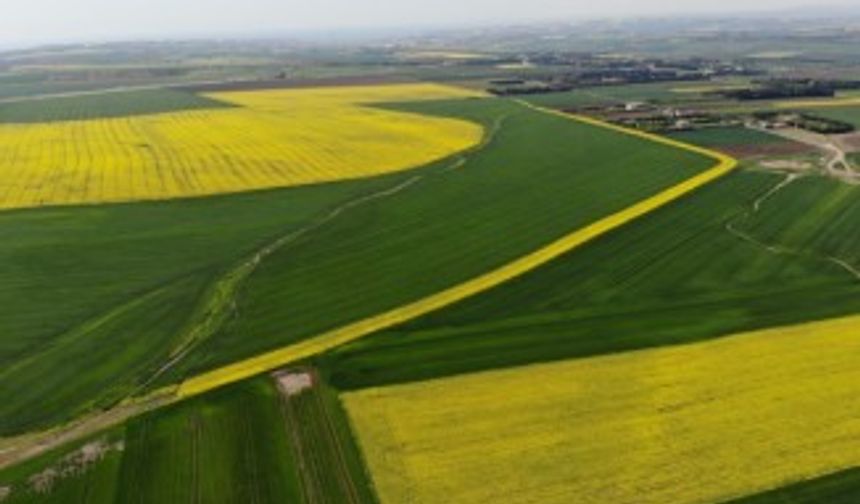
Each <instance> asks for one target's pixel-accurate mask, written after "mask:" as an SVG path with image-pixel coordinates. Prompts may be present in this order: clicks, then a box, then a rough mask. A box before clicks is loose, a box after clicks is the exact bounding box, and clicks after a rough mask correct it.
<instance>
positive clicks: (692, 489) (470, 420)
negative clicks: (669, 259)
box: [344, 317, 860, 504]
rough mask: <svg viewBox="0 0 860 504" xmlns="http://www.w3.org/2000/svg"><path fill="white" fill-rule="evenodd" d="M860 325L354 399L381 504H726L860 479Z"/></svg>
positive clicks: (794, 330)
mask: <svg viewBox="0 0 860 504" xmlns="http://www.w3.org/2000/svg"><path fill="white" fill-rule="evenodd" d="M858 384H860V317H853V318H846V319H841V320H833V321H826V322H818V323H810V324H805V325H800V326H795V327H790V328H781V329H772V330H764V331H757V332H753V333H748V334H744V335H739V336H735V337H730V338H725V339H720V340H712V341H709V342H704V343H698V344H694V345H689V346H680V347H671V348H665V349H653V350H647V351H638V352H631V353H626V354H620V355H614V356H604V357H596V358H590V359H584V360H574V361H566V362H560V363H551V364H541V365H534V366H527V367H522V368H517V369H509V370H501V371H492V372H485V373H478V374H472V375H466V376H460V377H453V378H447V379H441V380H434V381H427V382H420V383H414V384H406V385H398V386H391V387H384V388H378V389H370V390H364V391H359V392H354V393H348V394H346V395H345V396H344V400H345V404H346V406H347V409H348V411H349V413H350V415H351V418H352V421H353V423H354V426H355V428H356V431H357V434H358V438H359V442H360V444H361V446H362V447H363V450H364V454H365V457H366V459H367V461H368V463H369V466H370V470H371V473H372V475H373V479H374V481H375V484H376V488H377V490H378V492H379V495H380V498H381V500H382V502H383V503H399V502H412V503H449V502H458V503H478V502H506V503H519V502H541V503H565V504H566V503H572V502H575V503H577V504H588V503H594V504H598V503H599V504H606V503H613V504H632V503H636V504H650V503H653V504H666V503H672V504H693V503H713V502H723V501H725V500H727V499H730V498H733V497H738V496H744V495H749V494H752V493H756V492H759V491H762V490H765V489H770V488H774V487H779V486H782V485H784V484H786V483H788V482H792V481H798V480H802V479H805V478H810V477H815V476H819V475H822V474H825V473H829V472H834V471H837V470H840V469H844V468H847V467H852V466H856V465H860V394H858Z"/></svg>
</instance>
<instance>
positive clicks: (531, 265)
mask: <svg viewBox="0 0 860 504" xmlns="http://www.w3.org/2000/svg"><path fill="white" fill-rule="evenodd" d="M515 101H516V102H517V103H519V104H521V105H523V106H525V107H527V108H530V109H532V110H536V111H539V112H542V113H546V114H552V115H557V116H560V117H563V118H565V119H569V120H573V121H578V122H582V123H586V124H589V125H592V126H597V127H600V128H604V129H611V130H614V131H618V132H621V133H624V134H627V135H631V136H636V137H639V138H643V139H646V140H649V141H652V142H656V143H660V144H663V145H668V146H671V147H675V148H679V149H683V150H686V151H689V152H694V153H697V154H701V155H704V156H706V157H710V158H712V159H714V160H715V161H717V164H716V165H714V166H713V167H711V168H709V169H708V170H705V171H704V172H702V173H699V174H697V175H695V176H693V177H691V178H689V179H687V180H684V181H683V182H680V183H678V184H676V185H674V186H672V187H669V188H668V189H664V190H663V191H661V192H659V193H657V194H655V195H653V196H649V197H648V198H645V199H644V200H641V201H639V202H638V203H635V204H633V205H632V206H629V207H627V208H625V209H623V210H620V211H618V212H616V213H613V214H611V215H609V216H607V217H603V218H601V219H599V220H597V221H595V222H593V223H591V224H589V225H587V226H585V227H582V228H579V229H577V230H575V231H572V232H571V233H568V234H567V235H565V236H563V237H561V238H559V239H557V240H556V241H554V242H552V243H550V244H548V245H545V246H543V247H541V248H540V249H538V250H536V251H534V252H531V253H529V254H527V255H525V256H523V257H520V258H519V259H515V260H513V261H511V262H509V263H507V264H505V265H503V266H501V267H499V268H496V269H495V270H492V271H490V272H488V273H484V274H482V275H479V276H477V277H475V278H473V279H471V280H467V281H465V282H463V283H460V284H458V285H455V286H453V287H449V288H447V289H445V290H442V291H440V292H437V293H436V294H432V295H430V296H427V297H424V298H422V299H419V300H417V301H413V302H411V303H408V304H406V305H403V306H400V307H398V308H394V309H392V310H389V311H386V312H383V313H381V314H377V315H374V316H371V317H368V318H365V319H362V320H359V321H357V322H353V323H350V324H347V325H345V326H342V327H340V328H337V329H333V330H331V331H327V332H324V333H322V334H320V335H318V336H315V337H312V338H309V339H306V340H304V341H301V342H298V343H293V344H290V345H287V346H285V347H282V348H279V349H276V350H272V351H269V352H265V353H263V354H260V355H257V356H255V357H250V358H248V359H244V360H241V361H238V362H234V363H232V364H228V365H226V366H222V367H219V368H216V369H213V370H211V371H207V372H204V373H201V374H199V375H196V376H193V377H191V378H188V379H186V380H184V381H182V382H181V383H180V384H179V387H178V389H177V397H178V398H179V399H183V398H187V397H192V396H195V395H199V394H203V393H205V392H208V391H210V390H213V389H216V388H219V387H222V386H225V385H228V384H230V383H234V382H237V381H241V380H244V379H246V378H250V377H252V376H255V375H258V374H261V373H265V372H268V371H273V370H275V369H277V368H280V367H282V366H284V365H286V364H289V363H291V362H295V361H298V360H301V359H305V358H308V357H312V356H314V355H317V354H320V353H322V352H325V351H327V350H330V349H332V348H334V347H337V346H340V345H342V344H345V343H349V342H352V341H355V340H357V339H360V338H362V337H364V336H367V335H369V334H371V333H374V332H377V331H379V330H382V329H387V328H390V327H393V326H395V325H398V324H401V323H404V322H407V321H409V320H413V319H415V318H418V317H420V316H422V315H426V314H428V313H430V312H433V311H436V310H439V309H441V308H444V307H446V306H449V305H452V304H454V303H457V302H459V301H462V300H464V299H466V298H469V297H471V296H474V295H476V294H479V293H482V292H485V291H487V290H489V289H492V288H494V287H497V286H499V285H501V284H503V283H504V282H507V281H509V280H512V279H514V278H516V277H519V276H522V275H524V274H526V273H528V272H530V271H532V270H534V269H536V268H538V267H539V266H542V265H544V264H546V263H548V262H550V261H552V260H553V259H556V258H558V257H560V256H562V255H564V254H566V253H568V252H570V251H571V250H574V249H576V248H578V247H580V246H582V245H584V244H586V243H588V242H590V241H592V240H594V239H596V238H598V237H600V236H602V235H604V234H606V233H608V232H610V231H612V230H615V229H617V228H619V227H621V226H623V225H625V224H627V223H629V222H631V221H633V220H635V219H637V218H639V217H642V216H644V215H646V214H648V213H650V212H652V211H654V210H656V209H658V208H660V207H662V206H664V205H666V204H668V203H671V202H673V201H675V200H677V199H679V198H681V197H683V196H685V195H687V194H689V193H691V192H693V191H695V190H696V189H699V188H700V187H702V186H705V185H707V184H709V183H710V182H713V181H714V180H717V179H719V178H721V177H723V176H725V175H727V174H728V173H730V172H731V171H733V170H734V169H735V168H736V167H737V165H738V161H737V160H736V159H734V158H732V157H731V156H728V155H725V154H722V153H720V152H716V151H713V150H709V149H705V148H702V147H697V146H694V145H690V144H687V143H684V142H679V141H677V140H673V139H670V138H666V137H662V136H659V135H655V134H652V133H647V132H644V131H639V130H633V129H629V128H625V127H622V126H617V125H614V124H610V123H607V122H604V121H601V120H598V119H594V118H591V117H586V116H582V115H573V114H568V113H564V112H560V111H556V110H551V109H546V108H543V107H538V106H536V105H532V104H530V103H527V102H524V101H522V100H515Z"/></svg>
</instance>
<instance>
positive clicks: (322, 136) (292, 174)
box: [0, 84, 482, 208]
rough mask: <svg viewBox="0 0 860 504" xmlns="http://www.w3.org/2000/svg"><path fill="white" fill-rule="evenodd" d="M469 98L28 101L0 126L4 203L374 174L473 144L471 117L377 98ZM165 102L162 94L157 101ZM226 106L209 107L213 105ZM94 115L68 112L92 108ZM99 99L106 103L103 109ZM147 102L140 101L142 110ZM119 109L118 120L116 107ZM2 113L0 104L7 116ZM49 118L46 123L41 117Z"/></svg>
mask: <svg viewBox="0 0 860 504" xmlns="http://www.w3.org/2000/svg"><path fill="white" fill-rule="evenodd" d="M465 96H474V93H472V92H470V91H465V90H460V89H457V88H450V87H444V86H437V85H432V84H412V85H402V86H377V87H372V86H371V87H343V88H324V89H299V90H276V91H256V92H250V93H219V94H215V95H213V96H212V98H210V99H207V98H197V99H196V100H191V99H189V100H187V103H183V102H182V100H181V99H176V98H175V97H174V95H172V94H166V95H163V96H162V95H160V94H159V95H157V96H155V97H153V98H151V99H152V100H154V101H156V102H157V103H155V104H153V105H152V107H151V109H156V111H157V108H158V106H159V105H161V106H162V107H164V108H165V109H169V108H171V107H179V108H182V107H183V106H184V105H187V108H190V109H196V110H187V111H181V112H165V113H163V114H153V115H128V113H129V112H131V113H133V112H134V110H135V104H134V102H133V101H132V102H131V103H130V104H129V105H127V106H126V107H124V106H123V105H122V104H121V103H122V102H119V103H117V104H114V106H113V107H112V104H111V99H113V100H121V99H122V97H121V96H120V95H117V94H114V95H113V96H112V98H108V99H107V100H106V102H105V103H100V104H96V103H90V102H91V101H92V100H94V98H92V97H84V98H83V99H82V100H81V99H78V101H76V102H75V103H76V104H75V105H70V104H68V100H67V101H66V102H64V101H63V100H59V102H60V103H65V105H60V106H57V105H56V103H57V100H47V101H45V102H42V103H36V104H30V105H29V107H36V108H37V110H40V112H34V113H32V114H30V115H27V114H26V113H24V112H22V111H21V110H20V107H21V105H20V104H18V107H19V109H17V112H16V109H14V108H13V109H12V110H11V111H8V114H7V115H8V116H9V120H11V121H15V119H16V117H17V118H22V117H23V118H25V119H27V122H26V123H17V122H13V123H9V124H0V146H2V147H0V163H2V165H3V173H4V176H3V178H2V181H0V208H26V207H34V206H46V205H61V204H62V205H70V204H86V203H106V202H118V201H136V200H153V199H169V198H180V197H189V196H203V195H211V194H218V193H232V192H241V191H248V190H254V189H266V188H274V187H284V186H295V185H305V184H312V183H320V182H331V181H335V180H340V179H349V178H359V177H367V176H371V175H378V174H381V173H387V172H392V171H397V170H403V169H406V168H411V167H414V166H417V165H421V164H425V163H429V162H431V161H435V160H438V159H440V158H444V157H446V156H448V155H450V154H452V153H454V152H457V151H459V150H463V149H466V148H469V147H471V146H474V145H475V144H476V143H477V142H478V141H479V140H480V138H481V136H482V131H481V128H480V127H479V126H478V125H476V124H471V123H467V122H465V121H458V120H454V119H448V118H433V117H427V116H418V115H415V114H405V113H402V112H395V111H391V110H382V109H378V108H370V107H368V106H366V105H367V104H369V103H372V102H383V101H406V100H421V99H440V98H454V97H465ZM159 100H163V101H160V102H159ZM207 101H208V102H212V103H216V104H223V103H227V104H231V105H234V106H233V107H225V106H223V105H219V106H217V107H215V108H209V109H203V108H201V107H202V104H205V103H206V102H207ZM75 107H81V108H83V109H87V108H88V107H89V109H90V110H92V111H93V112H92V114H93V115H96V116H99V115H102V116H107V117H101V118H99V119H84V120H63V119H66V118H67V117H69V116H75V115H77V116H84V117H86V116H88V115H89V114H88V113H87V112H77V111H75V110H74V109H75ZM102 107H104V109H102ZM147 108H148V107H147V104H146V103H143V104H142V105H141V106H140V110H147ZM105 110H107V111H110V112H112V113H115V114H116V115H123V117H111V116H112V115H113V114H112V113H102V114H99V112H104V111H105ZM3 117H4V110H3V109H2V108H0V121H2V120H3ZM47 118H51V119H50V121H51V122H38V121H45V120H47Z"/></svg>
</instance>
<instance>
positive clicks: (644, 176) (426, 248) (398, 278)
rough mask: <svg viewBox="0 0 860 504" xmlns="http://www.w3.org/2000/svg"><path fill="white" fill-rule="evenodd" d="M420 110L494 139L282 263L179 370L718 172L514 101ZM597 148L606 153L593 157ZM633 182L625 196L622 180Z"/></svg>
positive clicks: (418, 290)
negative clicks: (486, 131)
mask: <svg viewBox="0 0 860 504" xmlns="http://www.w3.org/2000/svg"><path fill="white" fill-rule="evenodd" d="M410 109H413V110H420V111H422V112H424V113H433V114H437V115H455V114H456V115H457V116H458V117H464V118H471V119H472V120H474V121H480V122H483V123H485V124H488V125H489V126H488V127H489V128H490V129H491V130H492V131H494V134H493V135H492V137H491V139H490V140H489V141H488V142H487V143H486V144H485V145H484V146H483V148H481V149H480V150H478V151H476V152H474V153H472V154H471V155H469V156H468V157H467V158H464V159H463V160H462V161H457V162H455V163H454V164H449V165H447V166H444V167H441V168H442V171H440V172H435V173H434V174H433V175H432V176H427V177H424V178H422V179H420V180H416V181H415V183H414V185H413V186H411V187H409V189H408V190H404V191H400V192H397V193H396V194H391V195H389V197H387V198H385V199H384V200H382V199H380V200H377V201H374V202H371V203H369V204H367V205H363V206H361V207H358V208H355V209H354V210H353V211H351V212H349V213H348V214H344V215H343V216H342V218H339V219H337V220H336V221H333V222H332V223H331V225H329V226H325V227H323V228H320V229H319V231H318V232H317V233H314V235H313V236H311V237H308V238H307V239H303V240H299V241H297V242H295V243H292V244H290V246H289V247H286V248H284V249H281V250H279V251H277V252H275V253H273V254H272V255H270V256H269V258H268V260H267V261H264V262H263V263H261V264H260V266H259V268H258V270H257V274H255V275H253V276H251V277H250V278H249V279H248V281H247V283H246V284H245V286H244V289H243V291H242V293H241V295H240V296H239V297H238V299H237V303H238V306H239V312H240V313H241V316H240V317H238V318H237V319H235V320H233V321H231V323H230V324H227V325H225V326H224V328H223V331H220V332H219V333H217V334H215V335H214V336H213V337H212V338H210V339H208V340H206V341H204V342H202V343H201V345H200V346H199V348H198V349H197V350H196V351H195V352H194V353H193V354H192V355H189V357H188V359H186V360H185V361H184V362H183V363H180V365H178V366H177V367H176V368H175V370H176V372H177V373H181V374H185V375H188V374H193V373H196V372H200V371H204V370H206V369H207V368H212V367H215V366H218V365H222V364H227V363H229V362H230V361H231V360H236V359H237V358H240V357H249V356H253V355H255V354H259V353H261V352H264V351H268V350H271V349H273V348H276V347H277V346H282V345H285V344H289V343H297V342H300V341H302V340H304V339H306V338H308V337H311V336H314V335H317V334H321V333H323V332H325V331H326V330H329V329H334V328H337V327H340V326H342V325H345V324H347V323H350V322H355V321H357V320H362V318H363V317H366V316H369V315H376V314H380V313H383V312H386V311H387V310H391V309H394V308H397V307H399V306H403V305H407V304H408V303H410V302H414V301H416V300H419V299H422V298H423V297H426V296H429V295H432V294H435V293H439V292H442V291H443V290H445V289H448V288H451V287H453V286H455V285H458V284H461V283H463V282H465V281H467V280H470V279H473V278H476V277H478V276H479V275H480V274H482V273H485V272H488V271H491V270H493V269H495V268H499V267H500V266H502V265H505V264H508V263H509V262H511V261H513V260H516V259H518V258H521V257H523V256H525V255H527V254H528V253H530V252H533V251H534V250H536V249H538V248H540V247H542V246H546V245H547V244H550V243H553V242H554V241H555V240H559V239H560V238H562V237H563V236H565V235H567V234H568V233H572V232H574V231H576V230H578V229H580V228H583V227H584V226H586V225H588V224H591V223H593V222H596V221H598V220H599V219H601V218H604V217H607V216H608V215H610V214H614V213H615V212H619V211H621V210H622V209H625V208H627V207H629V206H630V205H633V204H634V203H637V202H640V201H642V200H643V199H644V198H647V197H648V196H653V195H655V194H656V193H658V192H660V191H661V190H662V189H666V188H668V187H670V186H672V185H673V184H677V183H680V182H682V181H684V180H687V179H690V178H691V177H694V176H696V175H697V174H701V173H703V172H704V171H705V170H707V169H710V168H712V167H713V165H714V164H715V163H716V161H715V160H714V159H713V158H711V157H708V156H704V155H702V154H699V153H696V152H691V151H685V150H680V149H677V148H674V147H670V146H666V145H661V144H658V143H655V142H653V141H650V140H647V139H644V138H638V137H635V136H632V135H627V134H623V133H619V132H616V131H613V130H610V129H606V128H599V127H594V126H593V125H590V124H588V123H584V122H580V121H575V120H572V119H570V118H567V117H564V116H557V115H554V114H548V113H546V112H543V111H540V110H535V109H532V108H529V107H526V106H524V105H521V104H518V103H516V102H510V101H503V100H488V101H483V100H472V101H467V102H447V103H446V102H439V103H434V104H430V103H427V104H424V105H418V106H414V107H410ZM496 125H498V126H496ZM565 139H570V140H571V141H569V142H568V141H566V140H565ZM574 139H577V140H576V141H574ZM525 145H529V146H530V147H529V148H528V150H526V149H525ZM598 152H600V153H603V155H602V156H599V157H597V158H595V157H594V156H595V155H596V153H598ZM586 160H589V161H586ZM446 168H447V169H446ZM622 177H623V178H624V180H625V181H626V183H625V185H624V186H623V187H619V186H617V185H615V184H613V182H612V181H613V180H615V179H616V178H622ZM610 186H612V191H611V196H609V197H605V196H601V197H596V196H597V195H598V194H600V195H607V194H610V191H609V188H610ZM499 236H504V237H505V240H504V241H503V242H499V240H498V237H499ZM416 243H421V244H422V246H421V247H415V244H416ZM403 257H409V259H410V260H409V261H403V260H402V258H403ZM344 271H349V275H348V277H346V278H345V277H344V273H343V272H344ZM334 284H336V285H338V289H336V290H334V291H333V290H332V289H331V287H330V286H331V285H334ZM359 293H360V294H359ZM249 334H253V335H273V336H272V337H263V336H256V337H254V338H249V337H248V336H247V335H249ZM180 376H181V375H180ZM168 378H169V376H168Z"/></svg>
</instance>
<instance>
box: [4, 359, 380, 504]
mask: <svg viewBox="0 0 860 504" xmlns="http://www.w3.org/2000/svg"><path fill="white" fill-rule="evenodd" d="M350 435H351V434H350V431H349V427H348V423H347V420H346V418H345V417H344V413H343V410H342V407H341V405H340V402H339V400H338V398H337V397H336V396H335V395H333V393H332V391H331V390H330V389H329V388H327V386H326V385H325V384H324V383H315V384H314V385H313V387H312V388H311V389H309V390H301V391H293V392H292V393H291V394H287V393H286V392H284V391H282V390H280V389H279V388H278V387H276V381H275V379H274V378H272V377H269V376H266V377H261V378H257V379H254V380H250V381H246V382H243V383H239V384H236V385H233V386H230V387H227V388H224V389H221V390H218V391H216V392H214V393H211V394H208V395H206V396H202V397H198V398H195V399H193V400H190V401H186V402H183V403H181V404H177V405H174V406H170V407H167V408H166V409H163V410H160V411H157V412H152V413H149V414H146V415H144V416H141V417H139V418H137V419H134V420H132V421H129V422H128V423H127V424H126V425H125V426H123V427H122V428H119V429H113V430H112V431H110V432H108V433H106V434H102V435H99V436H96V437H95V438H93V439H91V440H88V441H87V442H85V443H83V444H81V445H80V446H75V447H73V448H72V449H71V450H67V451H65V452H62V453H58V454H49V455H48V456H45V457H42V458H41V459H37V460H35V461H33V462H31V463H28V464H24V465H21V466H18V467H15V468H13V469H11V470H5V471H0V486H2V487H4V488H11V491H10V493H9V496H8V499H7V500H4V502H12V503H16V504H17V503H28V502H87V503H113V502H117V503H132V502H176V503H182V502H187V503H192V502H224V503H230V502H331V503H342V502H352V503H373V502H376V500H375V496H374V495H373V494H372V492H370V491H369V490H370V488H371V487H370V486H369V483H368V481H367V479H366V473H365V472H364V466H363V465H362V462H361V459H360V458H359V457H360V455H359V453H358V451H357V448H356V446H355V444H354V441H353V440H352V438H351V437H350ZM85 454H89V457H88V458H86V459H85ZM333 467H337V470H336V471H333V470H331V469H332V468H333ZM68 468H72V469H74V470H73V471H72V470H66V469H68ZM341 481H346V482H347V483H344V485H346V486H342V485H341V484H340V483H339V482H341Z"/></svg>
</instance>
